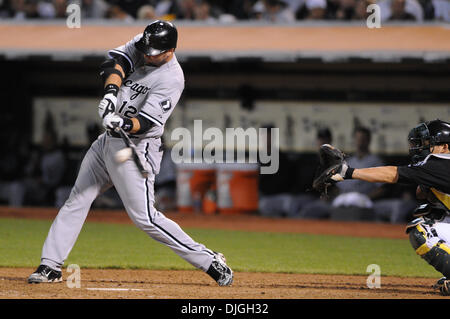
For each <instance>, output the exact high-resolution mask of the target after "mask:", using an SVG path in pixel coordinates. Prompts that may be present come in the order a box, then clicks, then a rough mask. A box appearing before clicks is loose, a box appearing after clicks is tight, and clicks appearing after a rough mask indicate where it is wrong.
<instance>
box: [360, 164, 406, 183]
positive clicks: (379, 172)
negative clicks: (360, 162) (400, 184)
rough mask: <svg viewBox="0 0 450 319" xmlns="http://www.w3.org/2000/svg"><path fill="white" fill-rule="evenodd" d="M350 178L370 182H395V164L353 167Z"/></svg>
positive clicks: (396, 176) (396, 179) (396, 173)
mask: <svg viewBox="0 0 450 319" xmlns="http://www.w3.org/2000/svg"><path fill="white" fill-rule="evenodd" d="M351 178H352V179H359V180H362V181H366V182H371V183H390V184H393V183H397V181H398V171H397V166H379V167H370V168H359V169H357V168H355V170H354V171H353V174H352V176H351Z"/></svg>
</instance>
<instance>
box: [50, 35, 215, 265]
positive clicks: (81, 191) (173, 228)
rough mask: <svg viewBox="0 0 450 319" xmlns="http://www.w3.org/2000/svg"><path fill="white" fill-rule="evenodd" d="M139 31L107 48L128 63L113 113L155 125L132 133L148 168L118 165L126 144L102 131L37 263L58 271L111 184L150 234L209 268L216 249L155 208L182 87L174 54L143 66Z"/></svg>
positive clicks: (136, 220) (189, 259)
mask: <svg viewBox="0 0 450 319" xmlns="http://www.w3.org/2000/svg"><path fill="white" fill-rule="evenodd" d="M141 36H142V35H141V34H139V35H137V36H136V37H135V38H134V39H133V40H131V41H130V42H128V43H127V44H125V45H123V46H121V47H118V48H116V49H114V50H111V51H109V54H110V56H114V55H121V56H123V57H125V58H126V60H127V61H128V62H129V63H130V65H131V74H130V75H129V76H128V77H127V78H125V79H124V81H123V83H122V86H121V87H120V90H119V93H118V96H117V105H116V112H117V113H118V114H119V115H120V116H122V117H128V118H132V117H135V116H137V115H138V114H140V115H142V116H144V117H145V118H147V119H148V120H150V121H152V122H153V123H154V125H153V126H152V128H151V129H150V130H149V131H147V132H146V133H144V134H141V135H139V136H134V137H133V136H132V140H133V142H134V143H135V144H136V146H137V149H138V152H139V155H140V156H141V157H142V160H143V162H144V163H145V164H144V165H146V166H147V167H146V168H147V169H148V171H149V172H151V173H150V174H149V176H148V177H147V178H143V177H142V176H141V174H140V172H139V171H138V169H137V167H136V165H135V163H134V162H133V161H132V160H128V161H126V162H124V163H121V164H118V163H117V162H116V161H115V159H114V154H116V152H117V151H119V150H120V149H122V148H124V147H125V145H124V142H123V140H122V139H121V138H117V137H113V136H110V135H109V134H107V133H103V134H102V135H100V136H99V137H98V139H97V140H96V141H95V142H94V143H93V144H92V146H91V148H90V149H89V151H88V152H87V154H86V156H85V157H84V159H83V161H82V164H81V167H80V171H79V173H78V177H77V179H76V182H75V185H74V187H73V188H72V191H71V194H70V196H69V199H68V200H67V201H66V203H65V204H64V206H63V207H62V208H61V209H60V211H59V213H58V216H57V217H56V219H55V220H54V222H53V224H52V226H51V228H50V231H49V233H48V236H47V239H46V241H45V243H44V247H43V250H42V258H41V264H43V265H47V266H49V267H51V268H54V269H56V270H60V269H61V266H62V265H63V264H64V261H65V259H66V258H67V256H68V255H69V253H70V251H71V249H72V247H73V245H74V244H75V241H76V239H77V237H78V235H79V233H80V231H81V228H82V226H83V223H84V221H85V219H86V216H87V214H88V212H89V209H90V206H91V204H92V202H93V201H94V199H95V198H96V197H97V196H98V195H99V194H100V193H102V192H103V191H105V190H106V189H108V188H109V187H111V186H112V185H114V186H115V188H116V190H117V192H118V194H119V195H120V198H121V199H122V202H123V204H124V206H125V208H126V211H127V213H128V216H129V217H130V218H131V219H132V220H133V222H134V223H135V224H136V225H137V226H138V227H139V228H141V229H142V230H143V231H145V232H146V233H147V234H148V235H149V236H150V237H152V238H153V239H155V240H157V241H159V242H161V243H163V244H165V245H167V246H168V247H170V248H171V249H172V250H173V251H174V252H175V253H177V254H178V255H179V256H180V257H182V258H184V259H185V260H186V261H188V262H189V263H191V264H192V265H193V266H195V267H197V268H200V269H202V270H203V271H207V270H208V267H209V266H210V265H211V263H212V261H213V258H214V253H213V252H212V251H211V250H209V249H207V248H206V247H205V246H204V245H202V244H199V243H197V242H195V241H194V240H193V239H192V238H191V237H189V236H188V235H187V234H186V233H185V232H184V231H183V230H182V229H181V228H180V227H179V226H178V225H177V224H176V223H175V222H173V221H172V220H170V219H168V218H166V217H165V216H164V215H163V214H162V213H160V212H159V211H157V210H156V209H155V207H154V189H153V185H154V181H155V175H156V174H158V172H159V167H160V162H161V158H162V151H161V150H160V148H161V136H162V134H163V130H164V124H165V122H166V121H167V119H168V117H169V116H170V114H171V112H172V111H173V109H174V107H175V105H176V104H177V102H178V100H179V98H180V96H181V93H182V91H183V89H184V75H183V71H182V69H181V66H180V65H179V63H178V61H177V59H176V56H175V55H173V57H172V59H171V60H170V61H169V62H167V63H166V64H164V65H162V66H160V67H152V66H147V65H144V59H143V56H142V54H140V53H139V52H138V51H137V50H136V49H135V47H134V42H135V41H137V40H138V39H139V38H140V37H141Z"/></svg>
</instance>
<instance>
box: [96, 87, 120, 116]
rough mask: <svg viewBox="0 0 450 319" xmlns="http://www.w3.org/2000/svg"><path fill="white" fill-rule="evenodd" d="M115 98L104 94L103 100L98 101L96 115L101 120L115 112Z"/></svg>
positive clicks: (112, 95)
mask: <svg viewBox="0 0 450 319" xmlns="http://www.w3.org/2000/svg"><path fill="white" fill-rule="evenodd" d="M116 103H117V97H116V96H114V94H111V93H108V94H105V96H104V97H103V99H102V100H101V101H100V104H99V105H98V115H100V117H101V118H102V119H104V118H105V116H106V115H108V114H111V113H114V111H115V110H116Z"/></svg>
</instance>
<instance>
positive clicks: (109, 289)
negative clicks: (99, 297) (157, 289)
mask: <svg viewBox="0 0 450 319" xmlns="http://www.w3.org/2000/svg"><path fill="white" fill-rule="evenodd" d="M86 289H87V290H99V291H146V290H150V289H141V288H96V287H92V288H86Z"/></svg>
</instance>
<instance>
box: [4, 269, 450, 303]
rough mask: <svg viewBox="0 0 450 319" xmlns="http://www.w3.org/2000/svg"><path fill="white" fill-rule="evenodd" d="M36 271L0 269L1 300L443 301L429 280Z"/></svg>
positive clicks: (282, 275)
mask: <svg viewBox="0 0 450 319" xmlns="http://www.w3.org/2000/svg"><path fill="white" fill-rule="evenodd" d="M33 270H34V269H31V268H17V269H11V268H0V299H10V298H13V299H23V298H25V299H35V298H39V299H47V298H50V299H53V298H58V299H60V298H63V299H72V298H74V299H92V298H94V299H98V298H101V299H105V298H114V299H115V298H119V299H122V298H127V299H128V298H132V299H137V298H138V299H141V298H146V299H303V298H307V299H355V298H370V299H385V298H389V299H392V298H395V299H396V298H399V299H416V298H420V299H422V298H444V297H441V296H439V294H437V293H436V292H434V291H433V290H432V289H431V285H432V284H433V283H434V281H433V280H432V279H429V278H428V279H424V278H395V277H382V279H381V288H379V289H369V288H367V285H366V277H365V276H330V275H303V274H263V273H236V274H235V282H234V283H233V285H232V286H231V287H218V286H217V285H216V284H215V283H214V282H213V281H212V280H211V279H210V278H209V276H207V275H206V274H204V273H203V272H201V271H173V270H172V271H160V270H158V271H157V270H116V269H82V270H81V287H80V288H76V287H74V288H69V287H68V285H67V281H63V282H62V283H55V284H28V283H27V282H26V278H27V277H28V276H29V274H30V273H31V272H32V271H33ZM68 276H70V274H69V273H67V272H66V271H65V270H64V271H63V277H64V278H65V279H66V278H67V277H68ZM69 282H70V281H69Z"/></svg>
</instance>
